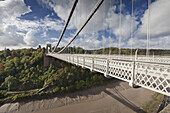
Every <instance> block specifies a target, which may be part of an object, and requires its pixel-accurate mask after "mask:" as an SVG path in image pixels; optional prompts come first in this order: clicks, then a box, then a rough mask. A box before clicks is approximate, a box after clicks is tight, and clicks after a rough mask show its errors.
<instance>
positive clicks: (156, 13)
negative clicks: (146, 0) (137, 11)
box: [138, 0, 170, 38]
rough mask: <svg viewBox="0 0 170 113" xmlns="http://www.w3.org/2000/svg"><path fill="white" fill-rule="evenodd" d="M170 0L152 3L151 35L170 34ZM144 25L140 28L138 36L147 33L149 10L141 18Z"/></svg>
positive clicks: (159, 0) (158, 0)
mask: <svg viewBox="0 0 170 113" xmlns="http://www.w3.org/2000/svg"><path fill="white" fill-rule="evenodd" d="M169 6H170V0H157V1H155V2H153V3H152V4H151V5H150V31H151V33H150V34H151V37H154V38H155V37H161V36H168V35H170V20H169V18H170V13H169V10H170V7H169ZM141 22H142V25H141V26H140V28H139V30H138V36H141V37H144V36H146V34H147V24H148V10H146V11H145V13H144V15H143V17H142V18H141Z"/></svg>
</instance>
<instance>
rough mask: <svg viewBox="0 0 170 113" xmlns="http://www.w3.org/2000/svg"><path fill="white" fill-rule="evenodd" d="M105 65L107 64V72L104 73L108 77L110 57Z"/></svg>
mask: <svg viewBox="0 0 170 113" xmlns="http://www.w3.org/2000/svg"><path fill="white" fill-rule="evenodd" d="M105 65H106V72H105V73H104V76H105V77H107V78H108V77H109V60H108V59H107V60H106V64H105Z"/></svg>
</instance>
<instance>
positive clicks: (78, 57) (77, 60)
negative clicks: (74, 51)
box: [76, 56, 79, 65]
mask: <svg viewBox="0 0 170 113" xmlns="http://www.w3.org/2000/svg"><path fill="white" fill-rule="evenodd" d="M78 64H79V57H78V56H77V63H76V65H78Z"/></svg>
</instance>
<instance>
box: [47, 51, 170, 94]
mask: <svg viewBox="0 0 170 113" xmlns="http://www.w3.org/2000/svg"><path fill="white" fill-rule="evenodd" d="M47 56H52V57H55V58H57V59H60V60H63V61H66V62H69V63H72V64H76V65H78V66H82V67H84V68H88V69H90V70H92V71H96V72H100V73H103V74H104V76H105V77H114V78H117V79H120V80H123V81H126V82H129V84H130V85H131V86H134V85H137V86H141V87H144V88H147V89H150V90H152V91H156V92H159V93H162V94H164V95H167V96H170V58H169V57H164V58H160V57H144V56H140V57H138V58H137V59H135V57H134V56H119V55H89V54H47Z"/></svg>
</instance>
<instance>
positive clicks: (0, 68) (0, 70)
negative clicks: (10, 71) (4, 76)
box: [0, 63, 5, 72]
mask: <svg viewBox="0 0 170 113" xmlns="http://www.w3.org/2000/svg"><path fill="white" fill-rule="evenodd" d="M4 69H5V67H4V65H3V64H1V63H0V72H3V71H4Z"/></svg>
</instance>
